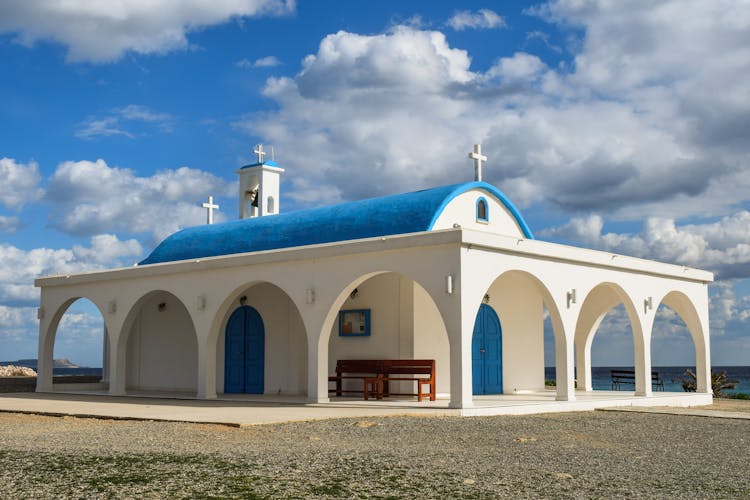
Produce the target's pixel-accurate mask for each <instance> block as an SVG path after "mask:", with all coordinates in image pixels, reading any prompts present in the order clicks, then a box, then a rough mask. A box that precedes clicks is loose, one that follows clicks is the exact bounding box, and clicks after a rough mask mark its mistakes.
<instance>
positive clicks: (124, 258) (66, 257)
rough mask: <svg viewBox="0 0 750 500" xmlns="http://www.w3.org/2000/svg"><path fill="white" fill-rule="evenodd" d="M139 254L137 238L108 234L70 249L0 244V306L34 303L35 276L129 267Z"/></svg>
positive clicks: (141, 252)
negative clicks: (31, 247)
mask: <svg viewBox="0 0 750 500" xmlns="http://www.w3.org/2000/svg"><path fill="white" fill-rule="evenodd" d="M142 254H143V248H142V247H141V245H140V243H138V241H136V240H134V239H130V240H126V241H122V240H120V239H118V238H117V237H116V236H114V235H111V234H100V235H96V236H94V237H92V238H91V240H90V242H89V245H88V246H83V245H75V246H73V248H71V249H67V248H62V249H52V248H34V249H31V250H23V249H20V248H17V247H15V246H13V245H10V244H6V243H0V305H4V306H8V307H24V306H30V305H33V304H37V303H38V302H39V290H38V289H36V288H34V279H36V278H38V277H39V276H44V275H50V274H63V273H76V272H83V271H95V270H99V269H107V268H111V267H122V266H130V265H132V264H133V263H134V262H136V261H137V260H138V259H139V258H140V257H141V256H142Z"/></svg>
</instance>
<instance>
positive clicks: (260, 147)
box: [253, 144, 266, 163]
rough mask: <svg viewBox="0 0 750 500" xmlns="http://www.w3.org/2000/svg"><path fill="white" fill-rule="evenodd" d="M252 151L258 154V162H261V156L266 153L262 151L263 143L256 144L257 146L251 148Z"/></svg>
mask: <svg viewBox="0 0 750 500" xmlns="http://www.w3.org/2000/svg"><path fill="white" fill-rule="evenodd" d="M253 153H255V154H256V155H258V163H263V157H264V156H265V155H266V152H265V151H263V144H258V147H256V148H255V149H253Z"/></svg>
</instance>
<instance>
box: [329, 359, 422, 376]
mask: <svg viewBox="0 0 750 500" xmlns="http://www.w3.org/2000/svg"><path fill="white" fill-rule="evenodd" d="M342 373H367V374H370V373H371V374H378V373H388V374H401V375H403V374H414V375H429V376H430V378H433V377H434V376H435V360H434V359H339V360H337V361H336V374H337V375H338V376H341V374H342Z"/></svg>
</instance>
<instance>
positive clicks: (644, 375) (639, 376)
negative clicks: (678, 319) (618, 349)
mask: <svg viewBox="0 0 750 500" xmlns="http://www.w3.org/2000/svg"><path fill="white" fill-rule="evenodd" d="M649 313H650V314H651V317H644V318H643V321H641V322H640V323H641V324H633V323H636V322H637V318H631V324H632V325H631V326H632V330H633V343H634V349H633V353H634V355H635V395H636V396H644V397H651V395H652V392H651V330H652V328H653V324H654V321H653V312H652V311H649Z"/></svg>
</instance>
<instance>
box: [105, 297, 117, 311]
mask: <svg viewBox="0 0 750 500" xmlns="http://www.w3.org/2000/svg"><path fill="white" fill-rule="evenodd" d="M107 311H109V314H114V313H116V312H117V302H116V301H114V300H110V301H109V306H108V307H107Z"/></svg>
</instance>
